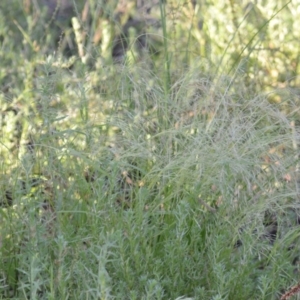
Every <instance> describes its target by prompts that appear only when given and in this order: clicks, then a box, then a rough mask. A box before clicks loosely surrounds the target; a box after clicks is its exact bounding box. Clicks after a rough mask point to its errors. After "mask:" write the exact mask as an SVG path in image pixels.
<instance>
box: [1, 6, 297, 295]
mask: <svg viewBox="0 0 300 300" xmlns="http://www.w3.org/2000/svg"><path fill="white" fill-rule="evenodd" d="M165 9H166V7H164V6H160V12H161V15H162V17H163V18H166V15H165V14H166V11H165ZM162 26H163V27H164V28H163V33H162V36H163V37H164V38H165V39H166V38H168V36H167V35H168V31H167V29H168V27H167V26H168V24H167V22H165V23H164V22H162ZM9 38H12V37H11V36H9ZM9 38H8V37H6V46H7V45H9V43H8V40H9ZM12 41H13V42H12V43H16V40H15V39H13V38H12ZM77 43H78V41H77ZM168 47H169V46H168V44H167V43H165V44H164V49H162V50H161V56H159V57H156V58H152V57H151V59H153V61H149V60H147V59H141V60H139V61H132V58H133V57H134V55H132V56H130V55H129V54H130V53H127V57H126V59H125V60H124V61H123V62H122V64H112V63H108V62H109V61H110V60H109V59H108V60H107V61H106V60H104V59H103V57H101V59H99V60H98V57H97V56H95V57H94V58H93V60H92V61H93V65H92V66H91V64H90V63H89V62H86V61H85V60H83V59H82V57H80V56H79V57H76V56H75V58H66V56H63V55H62V54H61V53H58V54H55V53H53V54H52V55H46V54H45V53H42V54H41V53H38V52H37V54H34V53H33V52H30V51H29V50H28V49H27V46H25V47H24V49H22V50H23V52H22V51H20V52H17V51H16V52H13V51H11V52H8V53H4V52H3V51H2V53H1V55H2V56H3V57H5V58H6V60H5V66H6V68H5V69H4V71H3V77H2V80H3V83H4V85H3V86H4V88H3V89H2V94H1V98H0V100H1V107H2V109H1V158H2V161H1V173H2V175H1V182H0V184H1V188H0V193H1V209H0V216H1V225H0V246H1V248H0V252H1V258H0V270H1V271H0V276H1V277H0V296H1V298H2V299H8V298H12V299H188V298H192V299H280V295H281V294H282V293H283V292H284V291H285V290H286V289H287V288H288V287H289V286H291V285H294V284H296V283H297V281H298V278H299V269H298V260H299V258H298V253H299V228H300V227H299V208H298V202H299V199H298V197H299V193H298V189H299V175H298V163H299V162H298V161H299V157H298V151H299V149H298V143H299V131H298V108H297V101H298V99H297V97H295V95H294V94H293V91H292V90H288V89H286V90H284V91H282V94H281V100H282V101H281V102H280V103H277V104H274V103H273V104H271V103H270V102H271V101H269V100H270V99H273V98H272V96H273V95H272V94H266V93H265V94H262V93H261V94H258V93H256V91H255V89H252V88H251V86H250V87H249V81H248V79H249V76H248V75H249V74H247V73H245V69H244V66H243V64H241V65H238V66H237V67H236V69H235V74H234V75H233V76H228V75H224V74H219V73H217V74H216V69H217V68H216V66H215V65H214V64H212V63H211V62H210V60H209V59H204V58H201V59H200V60H194V61H193V65H192V66H190V67H184V64H182V65H181V66H180V67H177V69H176V68H174V65H168V64H163V62H166V60H167V63H168V62H169V58H170V56H171V54H172V53H169V51H170V50H169V48H168ZM26 50H28V52H26ZM129 52H130V51H129ZM133 52H134V51H132V53H133ZM132 53H131V54H132ZM133 54H134V53H133ZM110 62H111V61H110ZM133 62H134V63H133ZM12 83H13V84H12ZM278 93H279V92H278V91H277V94H278Z"/></svg>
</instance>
